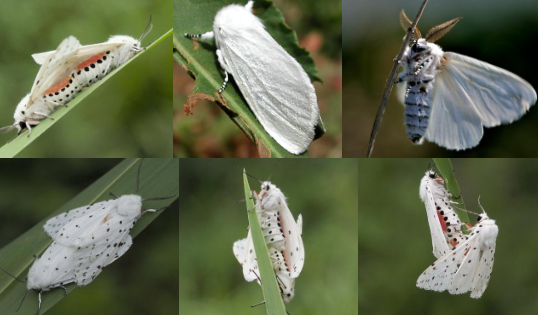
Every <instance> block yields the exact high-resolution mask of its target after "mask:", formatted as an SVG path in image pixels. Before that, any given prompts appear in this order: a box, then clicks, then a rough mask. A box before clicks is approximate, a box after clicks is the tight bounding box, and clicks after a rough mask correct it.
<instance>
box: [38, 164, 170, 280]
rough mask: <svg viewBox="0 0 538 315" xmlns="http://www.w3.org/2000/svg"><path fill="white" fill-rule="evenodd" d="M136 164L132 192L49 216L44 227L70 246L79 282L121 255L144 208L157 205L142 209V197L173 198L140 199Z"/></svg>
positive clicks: (127, 246) (96, 272)
mask: <svg viewBox="0 0 538 315" xmlns="http://www.w3.org/2000/svg"><path fill="white" fill-rule="evenodd" d="M141 167H142V162H141V163H140V166H139V168H138V179H137V188H136V191H135V194H134V195H123V196H121V197H116V196H114V197H115V199H111V200H107V201H102V202H99V203H95V204H92V205H89V206H84V207H80V208H76V209H73V210H70V211H68V212H65V213H62V214H59V215H57V216H55V217H53V218H51V219H49V220H48V221H47V222H46V223H45V225H44V229H45V231H46V232H47V234H48V235H49V236H50V237H51V238H52V239H53V240H54V241H55V242H56V243H58V244H61V245H64V246H69V247H72V248H74V249H75V250H76V251H75V257H74V265H73V268H74V276H75V280H76V282H77V284H78V285H79V286H83V285H87V284H88V283H90V282H91V281H93V279H95V277H97V276H98V275H99V273H101V271H102V269H103V268H104V267H106V266H108V265H109V264H111V263H112V262H114V261H115V260H116V259H118V258H119V257H121V256H122V255H123V254H125V252H126V251H127V250H128V249H129V247H130V246H131V245H132V243H133V241H132V238H131V236H130V235H129V232H130V231H131V229H132V228H133V227H134V224H135V223H136V221H137V220H138V219H139V218H140V217H141V216H142V214H144V213H146V212H155V211H157V210H160V209H146V210H143V209H142V202H143V201H150V200H164V199H169V198H173V197H175V196H170V197H157V198H146V199H142V197H141V196H139V195H137V193H138V188H139V185H140V169H141Z"/></svg>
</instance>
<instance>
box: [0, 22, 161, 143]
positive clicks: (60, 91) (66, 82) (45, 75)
mask: <svg viewBox="0 0 538 315" xmlns="http://www.w3.org/2000/svg"><path fill="white" fill-rule="evenodd" d="M151 27H152V24H151V19H150V23H149V24H148V26H147V27H146V30H145V31H144V33H143V34H142V36H141V37H140V39H135V38H132V37H130V36H124V35H115V36H111V37H110V39H109V40H108V41H106V42H104V43H101V44H95V45H86V46H81V45H80V43H79V41H78V40H77V39H76V38H75V37H73V36H69V37H68V38H66V39H64V40H63V41H62V42H61V43H60V45H59V46H58V48H57V49H56V50H54V51H48V52H44V53H39V54H34V55H32V57H33V58H34V60H35V62H36V63H37V64H39V65H41V68H40V69H39V72H38V74H37V76H36V78H35V81H34V84H33V86H32V89H31V91H30V93H28V94H27V95H26V96H25V97H24V98H23V99H22V100H21V101H20V102H19V104H18V105H17V108H16V109H15V114H14V118H15V123H14V124H13V125H10V126H6V127H3V128H0V133H6V132H9V131H11V130H13V129H17V136H18V135H19V134H20V133H21V132H22V131H24V129H28V136H30V133H31V131H32V127H35V126H37V125H38V124H39V122H40V121H41V120H43V119H45V118H50V114H51V113H52V112H53V111H54V110H55V109H56V108H57V107H60V106H66V107H67V104H68V103H69V101H71V100H72V99H73V98H74V97H75V96H76V95H77V94H78V93H80V92H82V91H83V90H84V89H85V88H87V87H89V86H91V85H92V84H94V83H96V82H97V81H99V80H101V79H102V78H103V77H104V76H106V75H107V74H109V73H110V72H111V71H112V70H114V69H115V68H117V67H119V66H121V65H122V64H124V63H125V62H127V61H128V60H129V59H131V58H132V57H133V56H134V55H135V54H137V53H138V52H140V51H143V50H144V49H145V48H143V47H141V40H142V39H143V38H144V37H145V36H146V35H147V34H148V33H149V31H150V30H151Z"/></svg>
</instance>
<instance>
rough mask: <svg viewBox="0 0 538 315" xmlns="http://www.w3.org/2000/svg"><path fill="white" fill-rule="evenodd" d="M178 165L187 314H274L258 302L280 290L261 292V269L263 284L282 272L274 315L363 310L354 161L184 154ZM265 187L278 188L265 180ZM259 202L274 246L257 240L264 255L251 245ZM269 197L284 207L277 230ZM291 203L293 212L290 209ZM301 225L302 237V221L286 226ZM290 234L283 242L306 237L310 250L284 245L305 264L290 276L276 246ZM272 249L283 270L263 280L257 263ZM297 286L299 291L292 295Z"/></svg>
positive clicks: (182, 292)
mask: <svg viewBox="0 0 538 315" xmlns="http://www.w3.org/2000/svg"><path fill="white" fill-rule="evenodd" d="M180 169H181V178H180V186H181V187H182V189H181V197H180V200H181V207H184V209H183V211H182V213H181V217H180V222H179V230H180V241H179V242H180V244H179V246H180V252H181V253H182V254H181V256H180V263H179V277H180V279H181V281H180V283H179V305H180V314H208V315H210V314H250V315H253V314H267V313H268V308H269V305H267V306H264V305H260V306H256V307H254V308H251V305H254V304H257V303H259V302H262V301H263V300H264V296H265V297H268V296H270V294H271V293H274V292H273V291H267V292H265V291H263V290H265V289H263V290H262V287H261V286H260V285H258V284H257V283H256V282H257V277H256V275H257V274H258V273H260V272H261V273H260V275H261V283H262V284H263V285H266V284H268V283H270V282H273V281H274V280H275V279H274V278H273V277H276V278H277V279H276V280H277V281H275V282H274V283H275V285H277V286H278V289H277V288H276V286H275V290H276V296H274V295H273V296H272V297H273V298H276V300H277V301H275V303H273V306H274V305H278V304H280V305H281V303H282V300H284V301H285V302H286V301H287V303H284V306H283V308H282V309H281V310H280V311H272V312H271V313H272V314H286V311H287V312H288V313H289V314H294V315H300V314H357V294H358V284H357V272H358V253H357V233H358V230H357V229H358V213H357V207H358V204H357V202H358V200H357V189H358V186H357V185H358V174H357V162H356V160H353V159H316V160H282V161H280V162H279V163H278V164H275V163H274V162H272V161H269V160H254V159H225V160H224V159H182V160H180ZM242 170H245V172H246V173H248V174H249V175H245V176H246V178H247V181H248V183H249V186H250V189H252V190H254V191H256V193H255V194H254V195H251V196H254V197H253V198H254V200H251V199H248V198H247V199H246V202H245V186H244V179H243V176H244V175H243V172H242ZM254 177H256V178H258V179H259V180H257V179H255V178H254ZM260 181H261V182H262V183H263V184H262V183H260ZM266 181H270V183H271V185H267V183H266ZM267 186H270V188H269V189H267V188H263V187H267ZM277 190H278V191H277ZM269 192H271V193H269ZM247 195H248V190H247ZM279 195H280V196H282V195H283V196H285V197H284V198H285V199H282V197H280V198H279V197H278V196H279ZM258 198H260V199H258ZM252 201H254V202H255V203H256V204H258V203H259V205H257V206H256V207H250V209H252V210H251V211H257V212H258V211H259V212H260V219H259V221H260V224H261V228H262V230H263V231H264V232H263V233H264V235H265V236H266V237H265V238H262V236H261V234H260V235H258V236H259V239H262V244H263V239H265V241H266V244H267V249H265V248H263V250H261V251H259V250H258V249H256V244H254V248H255V253H256V255H257V256H256V257H257V258H258V259H257V260H256V261H254V260H253V258H256V257H252V255H253V254H251V251H250V250H248V249H246V248H249V247H246V244H247V243H249V241H248V239H249V236H248V235H249V226H250V225H249V219H248V217H249V212H248V211H247V210H248V209H247V207H249V202H252ZM271 201H272V202H271ZM277 201H278V202H277ZM271 203H272V204H273V205H277V204H278V205H280V206H278V209H280V210H276V211H277V212H280V214H278V215H277V218H278V222H277V224H278V225H279V227H281V228H283V229H284V230H285V231H284V232H283V231H279V229H278V228H277V229H273V228H271V226H273V227H275V226H276V225H277V224H275V222H276V219H275V217H273V214H274V213H275V209H276V208H274V207H272V206H271V205H270V204H271ZM284 205H287V207H285V208H284ZM286 209H288V210H286ZM288 211H289V213H291V217H290V216H286V214H285V213H286V212H288ZM254 214H255V213H253V212H252V216H254V217H256V216H255V215H254ZM299 218H301V219H299ZM251 222H255V221H251ZM271 224H273V225H271ZM255 225H256V224H254V225H252V226H251V228H252V234H251V236H250V237H251V239H252V240H253V241H252V242H256V241H257V240H258V239H257V238H256V230H255V229H257V228H256V227H255ZM295 226H299V227H300V228H299V230H300V231H302V234H301V237H300V239H301V241H298V240H297V239H298V238H297V234H294V232H293V231H295V230H294V229H292V232H291V233H288V231H287V228H286V227H295ZM271 231H272V232H274V233H271ZM282 234H284V235H285V242H294V243H295V244H299V243H301V244H302V245H303V248H304V251H303V252H302V253H301V251H300V250H299V251H298V252H296V253H298V254H297V255H295V256H294V255H293V252H292V253H290V254H288V252H287V249H282V252H283V256H284V257H285V258H284V260H285V261H286V262H287V264H288V265H290V266H295V267H297V268H292V269H293V271H292V272H291V274H292V275H291V276H290V275H288V274H287V273H286V272H284V271H282V270H280V269H279V268H280V267H282V265H281V264H280V262H281V261H282V260H278V258H277V257H279V256H278V255H275V253H274V251H273V250H274V249H276V248H278V246H280V245H278V244H279V243H280V242H281V241H282V238H280V236H281V235H282ZM294 235H296V236H295V237H294ZM273 237H276V239H273ZM245 238H246V239H245ZM252 242H250V243H252ZM286 244H288V243H286ZM292 244H293V243H292ZM237 245H238V246H237ZM297 247H298V248H301V246H300V245H297ZM243 248H245V250H244V251H243V253H241V249H243ZM267 250H269V252H270V253H271V255H270V257H271V258H270V261H271V263H272V264H273V267H274V268H275V272H276V273H275V274H274V275H271V276H270V277H268V278H263V272H264V270H263V269H262V268H263V267H262V264H261V263H260V268H259V269H258V268H256V266H257V264H256V262H257V261H260V257H262V256H260V255H263V254H262V253H263V252H265V255H267ZM277 252H278V250H277ZM242 255H246V257H244V256H242ZM249 257H250V259H249ZM281 257H282V256H280V258H281ZM241 258H242V259H241ZM301 258H303V259H302V260H301ZM295 259H297V260H295ZM240 261H241V262H242V263H243V264H242V265H241V264H240ZM301 261H302V264H301ZM269 266H270V265H269ZM282 268H283V267H282ZM250 270H252V272H250ZM258 270H259V271H260V272H258ZM269 272H270V273H271V272H272V270H271V267H269ZM296 273H299V275H297V274H296ZM258 276H259V275H258ZM246 279H248V281H247V280H246ZM279 289H280V290H282V291H281V292H280V293H281V294H278V293H279V292H278V291H279ZM290 289H293V293H292V296H288V295H287V293H289V291H290ZM269 292H271V293H269ZM280 297H282V299H280ZM266 307H267V308H266ZM284 307H285V310H286V311H285V310H284Z"/></svg>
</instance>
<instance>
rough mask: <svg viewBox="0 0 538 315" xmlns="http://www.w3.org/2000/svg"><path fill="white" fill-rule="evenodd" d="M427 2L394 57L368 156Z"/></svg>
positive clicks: (371, 136) (425, 1) (426, 1)
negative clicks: (408, 46)
mask: <svg viewBox="0 0 538 315" xmlns="http://www.w3.org/2000/svg"><path fill="white" fill-rule="evenodd" d="M427 3H428V0H424V2H423V3H422V6H421V7H420V9H419V10H418V13H417V16H416V17H415V20H414V21H413V24H412V25H411V26H410V27H409V28H408V29H407V34H406V35H405V38H404V41H403V44H402V47H401V48H400V52H399V53H398V56H397V57H396V58H395V59H394V65H393V66H392V70H391V71H390V76H389V78H388V79H387V84H386V85H385V89H384V90H383V95H382V96H381V101H380V102H379V108H378V109H377V114H376V116H375V122H374V127H373V128H372V134H371V135H370V143H369V144H368V152H367V153H366V157H367V158H369V157H370V156H371V155H372V151H373V149H374V142H375V138H376V136H377V132H378V130H379V126H381V120H382V119H383V115H384V114H385V109H386V107H387V102H388V101H389V96H390V92H391V91H392V86H393V85H394V76H395V75H396V71H397V70H398V67H399V66H400V63H401V60H402V58H403V54H404V52H405V48H406V47H407V45H408V44H409V40H410V39H411V36H412V34H413V30H414V29H415V26H417V24H418V20H420V17H421V16H422V13H423V12H424V8H425V7H426V4H427Z"/></svg>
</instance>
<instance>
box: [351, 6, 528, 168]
mask: <svg viewBox="0 0 538 315" xmlns="http://www.w3.org/2000/svg"><path fill="white" fill-rule="evenodd" d="M423 4H425V6H424V7H422V5H423ZM342 6H343V11H342V28H343V34H344V36H343V59H344V62H345V64H346V71H345V73H344V78H343V82H344V83H343V89H344V94H345V96H344V101H343V103H344V109H345V113H346V114H345V116H344V118H345V119H344V139H345V145H344V152H343V155H344V156H348V157H366V156H369V157H394V158H400V157H535V156H537V151H536V148H535V147H534V146H532V145H529V143H530V142H531V141H532V140H533V135H534V134H535V129H536V128H535V125H536V123H537V121H538V113H537V111H536V109H535V108H534V106H533V105H534V104H535V103H536V99H537V96H536V87H537V86H538V81H537V78H536V75H535V74H534V72H535V67H533V66H530V65H532V64H534V53H533V51H534V47H535V44H534V42H533V41H532V40H529V38H532V37H533V35H534V34H536V28H537V26H538V21H537V20H536V18H535V17H536V14H538V3H537V2H536V1H532V0H516V1H511V2H505V1H488V0H477V1H464V0H456V1H451V2H450V3H448V2H446V1H424V0H422V1H393V0H381V1H354V0H342ZM422 8H423V11H421V9H422ZM419 12H421V14H419ZM417 17H420V19H419V20H417V21H418V24H416V28H411V26H412V24H413V22H414V21H415V20H416V18H417ZM408 30H409V31H410V32H408ZM404 40H408V41H407V44H406V43H405V42H404ZM516 47H517V48H516ZM398 60H399V61H400V63H399V64H398V63H397V62H398ZM393 70H396V71H393ZM391 74H394V75H393V76H390V75H391ZM393 82H395V83H393ZM396 82H398V83H396ZM390 87H392V89H391V88H390ZM385 91H387V92H389V93H388V94H387V93H385ZM385 96H386V98H384V97H385ZM403 104H405V106H402V105H403ZM379 113H381V115H380V116H378V114H379ZM379 117H381V118H382V119H379V120H378V118H379ZM374 122H379V124H377V126H376V127H374ZM372 134H375V137H372ZM372 139H374V140H375V141H372Z"/></svg>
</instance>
